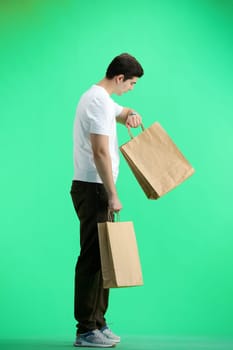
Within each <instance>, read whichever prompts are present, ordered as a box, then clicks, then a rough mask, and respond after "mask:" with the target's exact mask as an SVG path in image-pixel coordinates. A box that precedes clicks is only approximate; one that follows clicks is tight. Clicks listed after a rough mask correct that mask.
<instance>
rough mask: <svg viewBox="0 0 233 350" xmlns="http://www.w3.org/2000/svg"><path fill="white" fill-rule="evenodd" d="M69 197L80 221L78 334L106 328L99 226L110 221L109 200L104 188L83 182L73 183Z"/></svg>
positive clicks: (76, 294)
mask: <svg viewBox="0 0 233 350" xmlns="http://www.w3.org/2000/svg"><path fill="white" fill-rule="evenodd" d="M70 194H71V197H72V201H73V205H74V208H75V211H76V213H77V216H78V218H79V221H80V255H79V257H78V260H77V264H76V268H75V288H74V316H75V319H76V321H77V334H78V333H84V332H87V331H90V330H94V329H97V328H98V329H100V328H101V327H103V326H105V325H106V320H105V317H104V315H105V313H106V311H107V307H108V299H109V289H104V288H103V280H102V273H101V262H100V251H99V241H98V229H97V223H98V222H105V221H107V219H108V197H107V193H106V191H105V188H104V186H103V185H102V184H98V183H89V182H83V181H73V182H72V186H71V191H70Z"/></svg>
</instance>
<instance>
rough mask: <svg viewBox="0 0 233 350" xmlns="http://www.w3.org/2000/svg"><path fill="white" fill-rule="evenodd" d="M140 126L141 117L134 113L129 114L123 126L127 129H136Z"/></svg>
mask: <svg viewBox="0 0 233 350" xmlns="http://www.w3.org/2000/svg"><path fill="white" fill-rule="evenodd" d="M141 124H142V117H141V116H140V115H139V114H137V113H136V112H132V113H130V114H129V115H128V116H127V118H126V121H125V125H126V127H127V128H137V127H138V126H139V125H141Z"/></svg>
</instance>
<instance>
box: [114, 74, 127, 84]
mask: <svg viewBox="0 0 233 350" xmlns="http://www.w3.org/2000/svg"><path fill="white" fill-rule="evenodd" d="M124 78H125V76H124V74H119V75H116V76H115V81H116V83H117V84H119V83H122V82H123V81H124Z"/></svg>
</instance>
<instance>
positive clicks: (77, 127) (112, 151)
mask: <svg viewBox="0 0 233 350" xmlns="http://www.w3.org/2000/svg"><path fill="white" fill-rule="evenodd" d="M142 75H143V69H142V67H141V65H140V63H139V62H138V61H137V60H136V59H135V58H134V57H133V56H131V55H129V54H127V53H124V54H121V55H119V56H117V57H115V58H114V59H113V60H112V62H111V63H110V64H109V66H108V68H107V71H106V75H105V77H104V78H103V79H102V80H101V81H100V82H99V83H97V84H95V85H93V86H92V87H90V89H89V90H88V91H87V92H85V93H84V94H83V95H82V97H81V99H80V101H79V103H78V106H77V110H76V117H75V122H74V179H73V182H72V187H71V197H72V201H73V205H74V208H75V211H76V213H77V216H78V218H79V221H80V255H79V257H78V260H77V264H76V269H75V301H74V314H75V319H76V320H77V322H78V323H77V333H76V341H75V343H74V345H75V346H80V347H101V348H102V347H103V348H105V347H113V346H115V344H116V343H119V342H120V337H118V336H117V335H115V334H114V333H113V332H112V331H111V330H110V329H109V327H108V326H107V323H106V320H105V317H104V316H105V313H106V311H107V307H108V299H109V290H108V289H104V288H103V281H102V273H101V262H100V252H99V242H98V230H97V223H98V222H105V221H108V217H109V213H110V214H111V216H113V213H114V212H118V211H120V210H121V208H122V205H121V202H120V199H119V197H118V194H117V190H116V180H117V176H118V167H119V154H118V143H117V133H116V122H118V123H121V124H124V125H125V126H126V127H128V128H130V127H138V126H139V125H140V124H141V117H140V115H138V114H137V113H136V112H135V111H133V110H132V109H131V108H126V107H122V106H120V105H118V104H117V103H115V102H114V101H113V100H112V98H111V97H110V96H111V95H112V94H116V95H122V94H123V93H125V92H127V91H130V90H132V89H133V88H134V85H135V84H136V82H137V80H138V78H140V77H141V76H142Z"/></svg>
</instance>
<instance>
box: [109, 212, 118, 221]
mask: <svg viewBox="0 0 233 350" xmlns="http://www.w3.org/2000/svg"><path fill="white" fill-rule="evenodd" d="M115 215H116V221H120V212H119V211H116V212H112V211H110V210H108V221H110V222H114V221H115Z"/></svg>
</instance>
